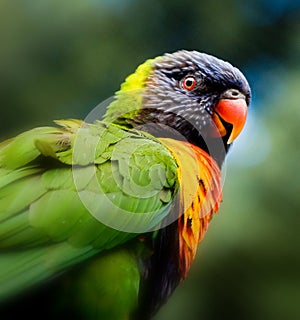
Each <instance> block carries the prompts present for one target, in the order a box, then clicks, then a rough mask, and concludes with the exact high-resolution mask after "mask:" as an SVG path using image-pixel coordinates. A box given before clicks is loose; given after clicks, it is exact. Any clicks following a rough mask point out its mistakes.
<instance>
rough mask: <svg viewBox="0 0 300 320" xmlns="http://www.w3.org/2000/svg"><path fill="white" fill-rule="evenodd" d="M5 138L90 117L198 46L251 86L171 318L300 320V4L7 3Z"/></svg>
mask: <svg viewBox="0 0 300 320" xmlns="http://www.w3.org/2000/svg"><path fill="white" fill-rule="evenodd" d="M0 41H1V42H0V88H1V89H0V101H1V117H0V119H1V120H0V124H1V125H0V135H1V138H2V139H4V138H7V137H10V136H12V135H14V134H16V133H18V132H20V131H22V130H26V129H29V128H31V127H33V126H38V125H47V124H51V121H52V120H53V119H60V118H74V117H78V118H85V116H86V115H87V114H88V112H89V111H90V110H91V109H93V107H95V106H96V105H97V104H98V103H99V102H101V101H102V100H104V99H106V98H108V97H109V96H111V95H112V94H113V92H114V91H115V90H117V89H118V87H119V85H120V83H121V82H122V81H123V80H124V78H125V77H126V75H128V74H130V73H131V72H133V71H134V69H135V68H136V66H137V65H139V64H140V63H141V62H143V61H144V60H145V59H147V58H150V57H154V56H157V55H160V54H162V53H164V52H172V51H176V50H178V49H182V48H184V49H195V50H198V51H204V52H207V53H211V54H214V55H216V56H218V57H222V58H223V59H225V60H229V61H231V62H232V63H233V64H234V65H236V66H238V67H239V68H241V70H242V71H243V72H244V73H245V74H246V76H247V78H248V79H249V81H250V84H251V86H252V90H253V102H252V105H251V109H250V116H249V121H248V123H247V126H246V128H245V130H244V132H243V134H242V135H241V137H240V138H239V139H238V141H237V142H236V144H235V147H234V148H232V149H233V150H232V151H231V153H230V156H229V157H228V160H227V163H226V166H225V169H224V170H223V171H224V175H225V179H224V201H223V204H222V206H221V210H220V213H219V214H218V215H217V216H216V217H215V218H214V220H213V222H212V224H211V226H210V229H209V231H208V233H207V235H206V237H205V239H204V241H203V242H202V244H201V245H200V247H199V251H198V256H197V259H196V262H195V263H194V265H193V266H192V269H191V272H190V274H189V277H188V278H187V280H186V281H184V282H183V283H182V284H181V286H180V287H179V288H178V289H177V290H176V292H175V293H174V295H173V296H172V298H171V299H170V300H169V302H168V303H167V304H166V305H165V306H164V307H163V308H162V309H161V311H160V312H159V314H158V315H157V317H156V320H165V319H189V320H193V319H205V320H214V319H220V318H225V319H272V320H273V319H288V320H290V319H300V277H299V275H300V272H299V270H300V256H299V246H300V241H299V240H300V239H299V235H298V234H299V226H300V223H299V222H300V221H299V214H300V212H299V211H300V187H299V184H300V174H299V164H300V139H299V137H300V135H299V128H300V125H299V122H300V106H299V101H300V58H299V57H300V1H297V0H296V1H292V0H252V1H251V0H249V1H239V0H224V1H222V0H210V1H201V0H198V1H190V0H186V1H182V0H180V1H179V0H173V1H169V0H161V1H157V0H153V1H138V0H124V1H121V0H119V1H118V0H106V1H105V0H98V1H97V0H85V1H79V0H72V1H66V0H65V1H58V0H39V1H31V0H28V1H22V0H20V1H18V0H1V1H0Z"/></svg>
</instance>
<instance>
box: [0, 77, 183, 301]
mask: <svg viewBox="0 0 300 320" xmlns="http://www.w3.org/2000/svg"><path fill="white" fill-rule="evenodd" d="M130 81H131V80H130ZM130 81H129V82H130ZM132 81H133V80H132ZM132 83H133V82H132ZM58 123H59V124H60V125H61V126H62V127H61V128H52V127H46V128H37V129H33V130H30V131H27V132H25V133H23V134H20V135H19V136H17V137H15V138H14V139H11V140H9V141H7V142H6V143H2V144H1V145H0V283H1V286H0V300H1V299H4V298H6V297H8V296H10V295H12V294H15V293H16V292H18V291H22V290H24V289H25V288H26V287H28V286H32V285H33V284H36V283H39V282H40V281H44V280H46V279H48V278H51V277H54V276H55V275H57V274H59V273H61V272H63V271H64V270H66V269H67V268H69V267H71V266H73V265H76V264H78V263H80V262H81V261H84V260H86V259H87V258H89V257H91V256H93V255H95V254H99V253H101V252H103V251H106V250H108V249H111V248H115V247H118V246H120V245H121V244H122V243H124V242H126V241H128V240H130V239H132V238H134V237H136V233H134V232H129V231H127V232H124V231H120V230H116V229H114V228H111V227H109V226H107V225H105V224H103V223H101V222H100V221H103V220H101V219H102V218H103V216H105V217H106V220H105V221H106V222H108V223H110V222H111V223H112V224H114V223H115V222H116V221H115V220H116V217H120V219H121V218H122V216H123V212H126V214H127V215H126V218H124V221H123V220H122V219H121V220H120V223H122V226H123V227H124V228H125V229H126V226H128V227H130V228H131V229H132V230H144V231H147V230H150V229H151V228H154V227H155V226H159V223H160V222H161V221H162V219H163V218H164V217H165V216H166V215H167V214H168V212H169V210H170V208H171V206H172V203H171V200H172V198H173V197H174V194H175V193H176V191H177V189H178V181H177V164H176V162H175V160H174V159H173V157H172V156H171V154H170V153H169V152H168V150H167V149H166V148H165V147H164V146H163V145H162V144H160V143H159V142H158V141H156V140H155V139H154V138H150V137H149V135H146V134H143V133H140V132H136V131H125V130H123V129H121V128H120V127H118V126H116V125H107V124H106V123H103V122H96V123H95V124H83V123H82V122H81V121H78V120H67V121H59V122H58ZM72 166H73V167H72ZM91 211H92V212H93V214H91ZM121 213H122V214H121ZM98 218H100V221H99V219H98ZM110 219H111V221H110Z"/></svg>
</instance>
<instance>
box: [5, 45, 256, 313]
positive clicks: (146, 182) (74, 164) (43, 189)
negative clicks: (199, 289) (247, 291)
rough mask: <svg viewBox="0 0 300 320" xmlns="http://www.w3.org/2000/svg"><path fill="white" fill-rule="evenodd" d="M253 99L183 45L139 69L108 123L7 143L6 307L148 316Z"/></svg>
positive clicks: (204, 223) (189, 256)
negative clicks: (180, 49)
mask: <svg viewBox="0 0 300 320" xmlns="http://www.w3.org/2000/svg"><path fill="white" fill-rule="evenodd" d="M249 101H250V88H249V85H248V83H247V81H246V79H245V77H244V76H243V75H242V73H241V72H240V71H239V70H238V69H236V68H234V67H233V66H231V65H230V64H229V63H227V62H224V61H222V60H219V59H217V58H215V57H212V56H210V55H207V54H203V53H199V52H196V51H191V52H189V51H178V52H176V53H173V54H165V55H163V56H161V57H157V58H155V59H151V60H148V61H146V62H145V63H144V64H142V65H141V66H139V67H138V68H137V70H136V72H135V73H134V74H132V75H130V76H129V77H128V78H127V79H126V81H125V82H124V83H123V84H122V86H121V89H120V91H119V92H117V93H116V95H115V99H114V101H113V102H112V103H111V104H110V105H109V106H108V108H107V111H106V114H105V115H104V117H103V119H102V120H101V121H95V122H94V123H84V122H82V121H79V120H60V121H56V123H57V124H58V125H59V126H58V127H41V128H36V129H32V130H29V131H27V132H24V133H22V134H20V135H18V136H16V137H15V138H12V139H10V140H7V141H4V142H2V143H1V144H0V283H1V286H0V301H2V302H1V305H2V309H1V308H0V314H1V310H2V314H4V315H8V314H9V315H12V314H13V312H14V311H15V310H16V309H15V305H16V304H18V308H19V309H18V312H20V310H21V311H23V312H24V314H25V313H26V312H27V313H28V315H29V316H30V317H31V318H34V317H37V318H38V317H39V316H40V314H39V313H37V314H36V313H35V312H37V310H34V308H32V307H31V305H36V304H38V305H40V306H43V310H45V313H46V314H47V316H48V317H49V318H59V317H61V318H64V317H66V316H68V317H72V318H74V319H76V318H78V319H133V318H135V319H147V318H151V317H152V316H153V314H155V312H157V310H158V309H159V307H160V306H161V305H162V304H163V303H164V302H165V301H166V300H167V298H168V297H169V296H170V294H171V293H172V292H173V290H174V289H175V287H176V286H177V285H178V283H179V282H180V281H181V280H183V279H184V278H185V277H186V275H187V272H188V270H189V268H190V266H191V263H192V261H193V259H194V257H195V254H196V250H197V246H198V243H199V242H200V241H201V239H202V238H203V235H204V233H205V231H206V229H207V227H208V224H209V222H210V220H211V218H212V215H213V213H215V212H217V210H218V207H219V204H220V201H221V197H222V196H221V173H220V168H221V165H222V163H223V160H224V158H225V155H226V153H227V151H228V149H229V147H230V145H231V143H232V141H233V140H234V139H235V138H236V137H237V135H238V134H239V133H240V131H241V130H242V127H243V125H244V123H245V120H246V115H247V107H248V105H249ZM43 318H45V315H43Z"/></svg>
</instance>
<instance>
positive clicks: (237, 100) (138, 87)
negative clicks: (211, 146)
mask: <svg viewBox="0 0 300 320" xmlns="http://www.w3.org/2000/svg"><path fill="white" fill-rule="evenodd" d="M250 95H251V94H250V87H249V84H248V82H247V80H246V78H245V77H244V75H243V74H242V73H241V72H240V71H239V70H238V69H237V68H235V67H233V66H232V65H231V64H230V63H228V62H225V61H223V60H220V59H218V58H215V57H213V56H211V55H208V54H205V53H199V52H197V51H185V50H182V51H178V52H175V53H172V54H165V55H163V56H160V57H157V58H155V59H152V60H148V61H146V62H145V63H144V64H142V65H141V66H139V67H138V69H137V70H136V72H135V73H134V74H132V75H131V76H129V77H128V78H127V79H126V81H125V82H124V83H123V85H122V86H121V90H120V91H119V93H118V95H117V96H119V99H117V101H116V102H115V103H113V104H112V105H111V106H110V107H109V109H108V112H107V116H108V117H111V116H112V115H113V117H114V118H115V119H116V118H117V119H118V120H117V121H116V122H119V123H122V124H124V123H126V125H129V126H132V127H136V126H142V127H143V128H144V130H147V131H149V132H151V133H152V134H154V135H156V136H168V135H169V134H170V133H171V132H172V134H174V132H176V133H178V135H179V136H181V137H183V138H184V139H186V140H188V141H190V142H192V143H193V144H195V145H198V146H200V147H201V148H204V149H205V147H204V145H205V144H206V145H207V143H211V142H212V141H215V140H219V141H220V139H221V140H222V142H223V146H224V147H225V149H226V151H227V149H228V145H229V144H231V143H232V141H233V140H234V139H235V138H236V137H237V136H238V134H239V133H240V131H241V130H242V128H243V126H244V124H245V121H246V116H247V108H248V105H249V102H250Z"/></svg>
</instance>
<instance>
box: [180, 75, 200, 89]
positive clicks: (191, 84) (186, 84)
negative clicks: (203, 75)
mask: <svg viewBox="0 0 300 320" xmlns="http://www.w3.org/2000/svg"><path fill="white" fill-rule="evenodd" d="M196 84H197V80H196V79H195V78H194V77H192V76H187V77H186V78H184V79H183V80H182V87H183V88H184V89H185V90H188V91H191V90H193V89H194V88H195V87H196Z"/></svg>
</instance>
